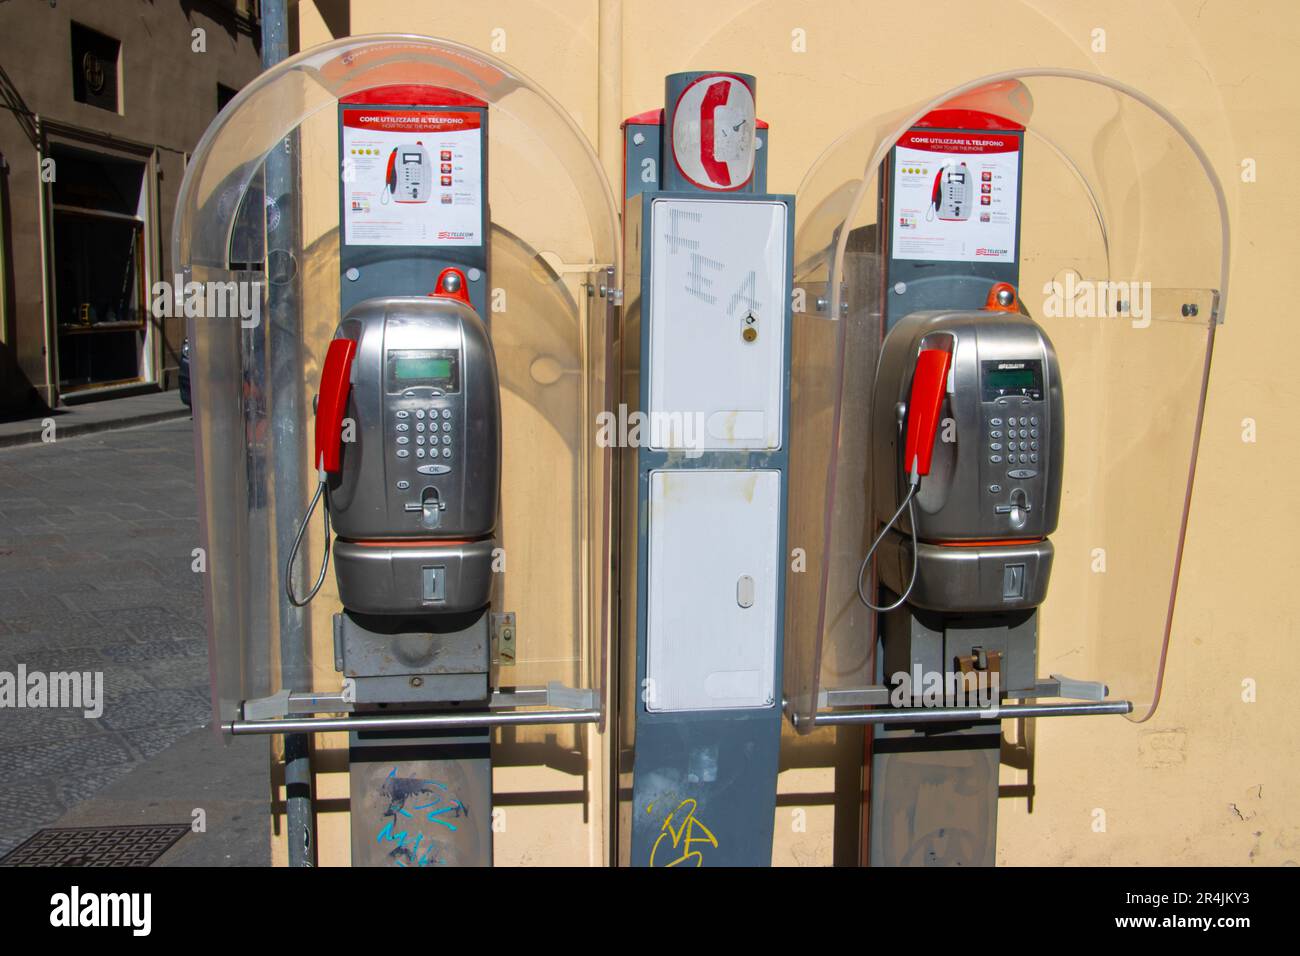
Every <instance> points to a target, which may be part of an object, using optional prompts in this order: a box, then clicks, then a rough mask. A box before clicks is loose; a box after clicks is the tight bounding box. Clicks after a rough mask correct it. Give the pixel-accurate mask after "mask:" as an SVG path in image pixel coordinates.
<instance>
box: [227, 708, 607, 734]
mask: <svg viewBox="0 0 1300 956" xmlns="http://www.w3.org/2000/svg"><path fill="white" fill-rule="evenodd" d="M599 720H600V711H599V710H534V711H511V712H506V713H491V712H484V711H479V712H477V713H469V712H464V713H459V712H458V713H441V714H364V715H361V716H352V717H276V718H272V719H269V720H232V721H230V722H229V723H226V724H222V729H223V730H224V731H226V733H228V734H232V735H234V736H236V737H238V736H241V735H243V734H313V733H325V732H327V731H338V730H446V729H464V728H469V727H517V726H520V725H533V724H594V723H597V722H598V721H599Z"/></svg>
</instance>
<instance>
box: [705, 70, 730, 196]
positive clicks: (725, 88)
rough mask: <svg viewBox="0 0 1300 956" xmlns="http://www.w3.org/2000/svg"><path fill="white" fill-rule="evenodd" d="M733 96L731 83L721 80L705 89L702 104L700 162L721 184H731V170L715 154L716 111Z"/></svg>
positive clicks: (711, 177) (713, 178)
mask: <svg viewBox="0 0 1300 956" xmlns="http://www.w3.org/2000/svg"><path fill="white" fill-rule="evenodd" d="M730 97H731V84H730V83H728V82H727V81H726V80H719V81H718V82H717V83H714V84H712V85H711V86H710V87H709V88H708V89H707V90H705V91H704V101H703V102H702V103H701V104H700V163H701V164H703V166H704V169H705V171H706V172H707V173H708V174H709V178H710V179H712V180H713V181H714V182H715V183H717V184H718V185H719V186H730V185H731V171H730V170H729V169H728V168H727V164H726V163H724V162H721V161H720V160H719V159H718V158H717V157H716V156H715V155H714V148H715V139H714V137H715V126H716V122H717V119H716V115H715V114H716V113H717V112H718V107H719V106H726V105H727V100H728V99H729V98H730Z"/></svg>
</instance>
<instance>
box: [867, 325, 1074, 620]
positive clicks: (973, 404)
mask: <svg viewBox="0 0 1300 956" xmlns="http://www.w3.org/2000/svg"><path fill="white" fill-rule="evenodd" d="M936 343H937V344H939V345H941V346H943V347H945V348H947V349H949V350H950V352H949V354H950V356H951V358H950V364H949V370H948V375H947V378H946V380H945V381H944V382H942V383H941V385H942V387H943V396H942V398H941V403H942V404H941V418H940V421H939V422H938V428H937V429H936V433H935V436H934V442H933V457H932V459H931V464H930V473H929V474H928V475H927V476H925V479H924V480H923V481H921V482H920V483H919V485H918V487H917V491H916V493H915V508H914V509H912V510H911V511H910V512H908V513H904V514H903V515H900V518H899V521H898V522H897V529H896V530H895V531H893V532H891V533H890V534H889V535H887V536H886V537H885V539H884V540H883V541H882V542H881V546H880V559H879V560H878V562H877V571H878V574H879V577H880V580H881V583H882V584H883V585H884V586H885V587H887V588H888V589H889V590H890V591H892V592H893V593H894V594H897V595H903V594H904V593H905V592H906V594H907V600H908V603H910V604H912V605H914V606H916V607H921V608H926V609H929V610H934V611H997V610H1007V609H1017V608H1028V607H1035V606H1037V605H1039V604H1041V603H1042V601H1043V599H1044V597H1045V596H1046V593H1047V582H1048V576H1049V574H1050V572H1051V565H1052V544H1051V541H1050V540H1048V535H1050V534H1051V533H1052V532H1053V531H1055V530H1056V523H1057V519H1058V516H1059V514H1060V501H1061V471H1062V467H1061V466H1062V456H1063V453H1064V431H1065V429H1064V405H1063V399H1062V394H1061V374H1060V368H1059V366H1058V364H1057V360H1056V352H1055V350H1054V349H1053V348H1052V344H1051V342H1050V341H1049V340H1048V338H1047V336H1046V335H1045V334H1044V332H1043V330H1042V329H1041V328H1039V327H1038V325H1037V324H1035V323H1034V322H1033V320H1031V319H1030V318H1029V317H1028V316H1026V315H1023V314H1022V313H1020V312H1007V311H1001V310H988V309H986V310H979V311H927V312H914V313H912V314H911V315H908V316H907V317H905V318H904V319H902V320H901V321H900V322H899V323H898V324H897V325H896V326H894V328H893V329H892V330H891V331H890V333H889V335H888V336H887V337H886V339H885V342H884V344H883V346H882V350H881V356H880V365H879V370H878V374H877V377H876V384H875V394H874V396H873V406H872V407H873V412H872V416H873V419H872V434H873V449H874V450H875V456H874V459H873V462H874V472H875V474H874V475H873V481H872V487H873V488H874V489H875V501H874V504H873V510H874V513H875V514H876V516H877V518H878V521H879V522H880V523H881V524H882V525H883V524H884V523H885V521H887V520H888V517H889V516H890V515H891V514H892V513H893V512H894V511H895V509H896V508H897V507H898V504H899V502H901V501H902V500H903V498H904V496H905V494H906V493H907V484H908V481H909V476H908V472H909V463H908V462H906V461H904V447H903V443H902V442H901V441H900V439H901V437H902V433H901V429H900V427H899V425H900V418H899V415H900V411H903V412H904V413H905V411H906V408H907V402H908V401H909V394H910V393H911V391H912V388H913V384H914V367H915V358H916V356H917V355H918V354H919V353H920V352H921V351H922V350H924V349H926V348H927V347H928V346H931V345H934V344H936ZM913 515H914V516H915V520H914V522H913V518H912V516H913ZM913 535H914V538H915V544H913V543H912V540H913ZM913 564H915V567H916V573H915V575H914V580H912V578H913V575H912V570H911V568H912V565H913ZM909 581H911V586H910V588H909Z"/></svg>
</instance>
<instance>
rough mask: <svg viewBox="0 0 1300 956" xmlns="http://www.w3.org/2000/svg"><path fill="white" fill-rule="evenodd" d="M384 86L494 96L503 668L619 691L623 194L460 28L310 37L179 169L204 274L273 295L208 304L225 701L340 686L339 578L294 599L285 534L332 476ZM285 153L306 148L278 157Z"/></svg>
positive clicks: (450, 96)
mask: <svg viewBox="0 0 1300 956" xmlns="http://www.w3.org/2000/svg"><path fill="white" fill-rule="evenodd" d="M381 87H382V88H385V95H386V96H387V97H388V99H386V100H381V102H398V103H401V102H407V101H406V100H403V99H402V98H401V97H402V96H403V95H404V93H403V91H404V90H409V91H415V92H416V93H418V92H419V91H420V90H427V89H428V88H430V87H433V88H437V90H438V91H439V94H440V95H441V96H442V97H443V99H444V101H449V102H452V103H457V102H478V103H479V104H486V107H487V123H488V145H487V147H486V150H487V153H488V156H489V160H488V163H487V168H488V173H487V178H488V183H487V185H488V192H489V195H490V197H491V201H490V217H491V223H490V252H489V256H490V275H489V279H490V283H491V288H490V289H488V290H486V294H485V300H486V303H487V312H488V315H487V316H485V319H486V320H487V322H488V325H489V327H490V330H491V337H492V341H493V345H494V351H495V353H496V362H497V366H498V373H499V379H500V391H501V420H502V425H501V430H502V435H501V444H502V469H501V472H502V489H501V501H502V505H501V515H500V521H499V525H498V538H499V541H500V543H501V546H502V554H501V556H500V561H499V563H498V567H497V570H498V571H501V572H504V573H500V574H497V575H496V578H497V583H496V588H497V590H496V600H495V601H494V608H499V609H500V610H502V611H507V612H513V613H514V614H515V616H516V626H517V635H518V637H517V642H516V650H515V652H514V662H513V664H511V663H510V661H509V660H505V661H498V660H494V667H493V673H492V679H493V682H494V686H506V685H509V686H515V687H524V686H543V687H544V686H545V685H548V684H558V685H562V686H564V687H567V688H594V689H597V690H598V691H600V692H601V695H602V699H603V686H602V681H601V674H602V673H603V671H604V656H605V647H606V643H607V640H608V621H609V605H610V595H609V591H608V574H607V568H608V566H609V538H610V524H609V509H610V496H611V487H612V485H611V476H612V471H611V464H612V459H611V454H612V451H611V450H610V449H602V448H599V447H598V446H597V444H596V442H595V440H594V438H595V436H594V434H593V432H594V427H595V426H594V422H595V421H596V411H598V410H599V409H602V408H606V407H610V405H611V404H612V402H611V399H610V397H609V391H610V390H611V389H612V388H613V387H614V386H615V384H616V383H615V381H614V380H613V378H612V376H611V374H610V372H611V368H612V366H611V364H610V359H611V355H610V345H611V341H610V331H611V329H612V322H611V316H612V311H613V304H612V302H613V299H614V298H615V297H614V296H612V295H609V294H608V292H609V290H612V288H613V282H614V280H613V277H614V276H617V274H618V266H619V245H618V241H617V234H618V233H617V221H616V212H615V207H614V203H613V197H612V195H611V193H610V190H609V187H608V184H607V182H606V181H605V178H604V175H603V174H602V172H601V169H600V166H599V164H598V161H597V159H596V157H595V155H594V153H593V152H592V150H591V148H590V146H589V145H588V143H587V141H586V140H585V138H584V137H583V135H582V133H581V132H580V131H579V130H578V128H577V127H576V126H575V125H574V124H573V122H572V120H571V119H570V118H569V117H568V115H567V114H566V113H565V112H564V111H563V110H562V108H561V107H560V106H559V105H558V104H556V103H555V102H554V101H553V100H552V99H551V98H550V97H549V96H548V95H547V94H546V93H545V92H543V91H542V90H541V89H539V88H538V87H537V86H536V85H534V84H533V83H532V82H530V81H529V80H528V79H527V78H526V77H524V76H522V75H520V74H519V73H518V72H516V71H515V70H513V69H512V68H510V67H508V66H507V65H506V64H504V63H502V62H500V61H498V60H496V59H494V58H493V57H491V56H488V55H486V54H483V53H480V52H478V51H477V50H473V49H471V48H469V47H465V46H461V45H459V44H456V43H452V42H449V41H443V40H435V39H431V38H426V37H415V36H368V37H362V38H355V39H345V40H340V41H338V42H334V43H330V44H326V45H324V46H321V47H317V48H315V49H312V50H308V51H306V52H304V53H302V54H300V55H298V56H295V57H293V58H291V59H289V60H286V61H285V62H283V63H281V64H279V65H278V66H277V67H276V68H274V69H272V70H270V71H269V72H267V73H265V74H263V75H262V76H261V77H259V78H258V79H257V80H256V81H254V82H253V83H252V84H250V85H249V86H248V87H247V88H245V89H244V90H243V91H242V92H241V93H240V94H239V95H238V96H237V97H236V98H235V99H234V100H233V101H232V102H231V103H230V104H229V105H228V106H227V107H226V108H225V109H224V110H223V111H222V113H221V114H220V115H219V116H218V117H217V119H216V120H215V121H214V123H213V124H212V126H211V127H210V128H209V129H208V131H207V133H206V134H205V135H204V137H203V139H202V141H201V142H200V144H199V146H198V148H197V150H196V152H195V155H194V158H193V160H192V162H191V163H190V166H189V169H188V172H187V174H186V178H185V182H184V185H183V186H182V188H181V194H180V199H179V205H180V208H179V211H178V215H177V217H176V230H175V236H174V246H175V248H174V255H175V261H176V262H178V263H181V264H183V268H184V269H185V275H184V281H186V282H187V283H199V284H201V285H191V286H189V288H190V289H191V290H199V291H200V292H202V291H203V290H207V289H211V288H212V287H213V286H212V284H213V283H225V282H232V281H234V282H237V283H241V285H240V286H238V287H237V288H240V289H245V288H252V289H253V292H252V295H253V297H254V299H255V300H257V301H258V302H259V305H260V307H261V308H262V309H263V312H262V315H261V317H260V320H258V321H256V322H251V321H246V322H243V323H241V322H240V321H238V320H236V319H226V318H214V317H211V316H210V315H204V316H198V315H195V314H194V313H193V312H191V313H190V316H191V318H190V323H189V336H190V340H191V343H192V346H193V356H194V357H193V382H194V385H193V388H194V396H195V397H194V409H195V424H196V430H195V435H196V437H195V441H196V448H197V459H198V472H199V476H200V478H199V480H200V485H201V487H200V495H201V505H200V509H201V515H202V527H203V534H204V543H205V547H206V550H207V555H206V557H207V582H208V601H209V614H210V616H211V620H210V633H211V639H212V648H211V650H212V662H213V699H214V706H215V708H216V710H217V716H218V718H219V720H220V721H221V722H226V721H230V720H231V719H232V718H234V717H236V716H237V715H238V710H239V706H240V702H241V701H245V700H250V699H258V698H264V697H267V696H269V695H272V694H275V693H277V692H279V691H282V690H291V691H311V692H316V693H329V692H337V691H338V689H339V685H340V677H339V675H338V674H337V673H336V672H335V668H334V659H333V654H332V651H331V624H330V617H331V614H332V613H333V612H334V611H335V610H337V609H338V601H337V597H336V591H335V583H334V576H333V574H329V575H327V576H326V578H325V584H324V587H323V588H322V590H321V593H320V597H319V598H318V599H317V600H316V601H315V602H314V603H313V604H311V605H310V606H309V607H308V608H307V609H306V611H305V613H304V612H298V611H296V610H295V609H294V608H292V607H291V606H289V605H288V604H287V603H286V602H285V601H284V600H283V568H284V563H285V558H286V554H285V551H286V550H287V549H286V548H285V547H284V545H283V542H284V541H285V540H286V539H285V531H286V528H287V529H290V535H289V540H290V541H291V540H292V529H293V528H294V527H295V526H296V523H297V522H298V520H299V518H300V517H301V515H302V514H303V512H304V511H305V510H306V505H307V501H308V494H309V492H310V490H311V489H312V486H313V484H314V480H315V472H314V471H313V470H312V468H311V465H310V462H309V457H310V456H309V454H307V448H308V446H309V443H310V438H311V431H312V422H313V416H312V409H311V402H312V398H313V396H314V395H315V394H316V391H317V383H318V379H319V377H320V374H321V362H322V360H323V357H324V354H325V346H326V344H327V343H328V341H329V339H330V337H331V336H332V335H333V333H334V329H335V326H336V324H337V323H338V321H339V299H340V292H339V282H340V277H339V269H340V267H339V255H340V230H339V178H340V176H343V177H344V178H346V177H347V176H348V175H349V158H348V157H341V156H340V155H339V153H340V147H339V134H338V126H337V123H338V112H337V104H338V103H339V101H340V100H341V99H350V101H352V102H357V101H360V102H367V99H366V93H367V91H374V90H376V89H378V88H381ZM281 151H283V153H284V154H285V155H290V156H292V157H294V162H293V163H291V164H285V163H282V162H276V161H275V159H274V157H276V156H278V155H279V154H280V153H281ZM286 169H287V170H289V172H287V173H286ZM444 172H445V170H444ZM286 216H289V217H297V222H298V223H299V225H300V228H298V229H297V230H292V231H290V232H289V233H288V235H290V236H291V237H294V238H291V239H290V240H289V241H288V242H285V241H284V240H283V239H282V238H280V237H281V235H282V233H283V230H280V229H279V228H278V227H279V224H280V220H281V218H282V217H286ZM268 235H271V236H273V237H274V238H273V239H272V241H271V242H270V243H269V244H270V246H271V249H270V251H269V252H268V251H267V248H266V246H267V245H268V243H267V241H266V238H265V237H266V236H268ZM471 278H474V277H473V276H471ZM433 281H434V277H433V276H430V279H429V285H430V291H432V287H433ZM268 282H269V283H271V284H272V285H279V286H282V287H285V288H287V289H288V290H289V292H290V294H289V295H288V296H283V297H281V298H286V299H287V300H288V301H289V302H291V303H292V305H291V308H292V316H291V318H292V319H293V321H289V322H283V323H282V322H281V321H280V320H279V317H278V315H277V314H276V313H275V312H274V310H272V311H271V312H270V313H269V314H267V313H266V312H265V308H266V305H267V298H266V283H268ZM252 283H256V284H257V285H256V286H254V285H252ZM200 297H201V296H200ZM258 297H260V298H258ZM196 311H197V310H196ZM286 383H289V384H288V385H287V386H286ZM318 522H319V516H318V517H317V522H316V523H313V524H312V525H311V526H310V527H309V531H308V535H307V537H306V539H305V542H304V545H305V546H304V549H303V552H304V553H303V555H301V556H300V558H299V560H300V562H301V563H302V565H303V567H304V568H306V569H309V570H310V569H314V568H315V567H317V566H318V562H319V561H320V557H321V544H322V540H321V534H320V527H319V524H318ZM277 542H280V543H277ZM301 573H302V575H303V577H304V579H306V580H307V581H308V582H309V581H310V579H308V578H306V575H307V573H308V571H307V570H304V571H302V572H301ZM312 573H313V576H314V571H313V572H312ZM293 631H297V632H298V633H300V634H303V635H304V636H305V641H300V642H298V643H299V644H305V645H306V646H307V647H309V648H310V654H309V655H305V656H304V655H299V656H298V657H297V658H296V659H293V660H288V659H286V658H285V654H284V653H282V649H283V647H285V646H286V645H285V641H284V639H285V637H286V635H287V634H288V633H289V632H293Z"/></svg>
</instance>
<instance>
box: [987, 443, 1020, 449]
mask: <svg viewBox="0 0 1300 956" xmlns="http://www.w3.org/2000/svg"><path fill="white" fill-rule="evenodd" d="M1008 447H1012V448H1014V447H1015V446H1014V445H1011V446H1008ZM1001 450H1002V443H1001V442H997V441H995V442H992V443H990V444H989V451H1001Z"/></svg>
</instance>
